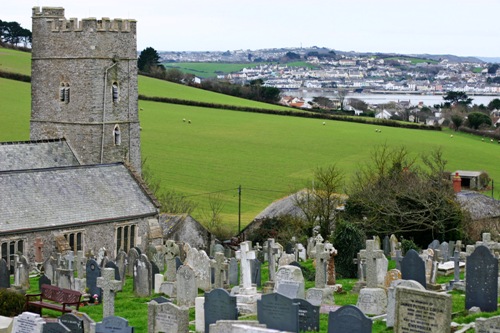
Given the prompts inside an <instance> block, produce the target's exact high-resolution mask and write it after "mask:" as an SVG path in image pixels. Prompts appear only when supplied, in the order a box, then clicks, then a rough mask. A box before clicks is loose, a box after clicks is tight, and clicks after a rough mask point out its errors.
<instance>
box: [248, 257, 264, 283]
mask: <svg viewBox="0 0 500 333" xmlns="http://www.w3.org/2000/svg"><path fill="white" fill-rule="evenodd" d="M261 266H262V263H261V262H260V260H259V259H257V258H255V259H252V260H250V271H251V274H252V284H255V285H256V286H257V287H260V286H261V283H262V282H261V279H262V274H261Z"/></svg>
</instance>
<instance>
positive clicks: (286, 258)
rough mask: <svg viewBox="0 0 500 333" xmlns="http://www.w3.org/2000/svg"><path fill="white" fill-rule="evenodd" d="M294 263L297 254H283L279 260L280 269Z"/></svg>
mask: <svg viewBox="0 0 500 333" xmlns="http://www.w3.org/2000/svg"><path fill="white" fill-rule="evenodd" d="M292 261H295V254H293V253H283V254H282V255H281V257H280V259H279V260H278V267H279V266H285V265H289V264H290V263H291V262H292Z"/></svg>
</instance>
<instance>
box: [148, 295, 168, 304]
mask: <svg viewBox="0 0 500 333" xmlns="http://www.w3.org/2000/svg"><path fill="white" fill-rule="evenodd" d="M152 301H155V302H156V303H158V304H163V303H168V302H172V301H171V300H170V299H168V298H166V297H164V296H158V297H155V298H153V299H152Z"/></svg>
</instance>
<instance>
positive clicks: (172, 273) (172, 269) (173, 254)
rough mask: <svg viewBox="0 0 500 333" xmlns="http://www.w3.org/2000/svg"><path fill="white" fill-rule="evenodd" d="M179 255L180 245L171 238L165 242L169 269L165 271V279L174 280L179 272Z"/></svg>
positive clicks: (166, 260)
mask: <svg viewBox="0 0 500 333" xmlns="http://www.w3.org/2000/svg"><path fill="white" fill-rule="evenodd" d="M178 256H179V245H177V243H176V242H175V241H173V240H171V239H169V240H167V241H166V243H165V262H166V264H167V271H166V272H165V281H168V282H173V281H175V277H176V274H177V266H176V262H175V259H176V258H178Z"/></svg>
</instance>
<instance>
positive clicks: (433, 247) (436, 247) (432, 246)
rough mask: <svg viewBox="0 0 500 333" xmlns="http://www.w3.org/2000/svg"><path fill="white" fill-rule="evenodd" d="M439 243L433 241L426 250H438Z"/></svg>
mask: <svg viewBox="0 0 500 333" xmlns="http://www.w3.org/2000/svg"><path fill="white" fill-rule="evenodd" d="M439 245H440V243H439V241H438V240H437V239H435V240H433V241H432V242H431V243H430V244H429V245H428V246H427V248H428V249H432V250H438V249H439Z"/></svg>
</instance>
